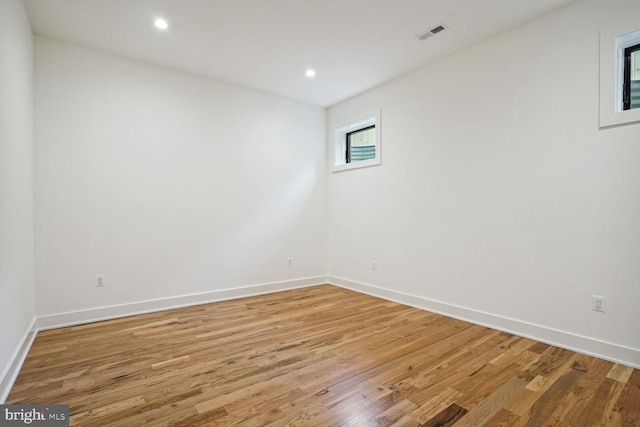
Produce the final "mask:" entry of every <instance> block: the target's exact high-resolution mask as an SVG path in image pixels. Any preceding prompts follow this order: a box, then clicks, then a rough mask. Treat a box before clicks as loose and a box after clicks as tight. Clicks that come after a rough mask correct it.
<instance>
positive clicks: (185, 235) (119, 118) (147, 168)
mask: <svg viewBox="0 0 640 427" xmlns="http://www.w3.org/2000/svg"><path fill="white" fill-rule="evenodd" d="M35 40H36V43H35V46H36V48H35V60H36V72H35V90H36V101H35V107H36V108H35V121H36V124H35V141H36V142H35V170H36V173H35V203H36V221H35V224H36V294H37V312H38V315H48V314H56V313H64V312H67V311H76V310H82V309H89V308H94V307H103V306H111V305H119V304H126V303H132V302H137V301H145V300H153V299H156V298H166V297H174V296H180V295H187V294H192V293H200V292H210V291H216V290H222V289H228V288H237V287H241V286H248V285H254V284H262V283H271V282H280V281H286V280H291V279H298V278H306V277H313V276H320V275H322V276H323V275H325V274H326V173H325V169H326V162H325V133H324V132H325V111H324V110H323V109H321V108H317V107H311V106H308V105H305V104H301V103H297V102H293V101H289V100H285V99H282V98H278V97H274V96H270V95H265V94H261V93H258V92H254V91H250V90H245V89H241V88H237V87H234V86H230V85H226V84H222V83H217V82H214V81H211V80H207V79H204V78H200V77H197V76H193V75H190V74H185V73H181V72H177V71H172V70H169V69H164V68H159V67H155V66H152V65H148V64H145V63H142V62H136V61H132V60H129V59H125V58H122V57H117V56H113V55H110V54H106V53H101V52H98V51H95V50H90V49H85V48H82V47H78V46H75V45H71V44H67V43H62V42H58V41H54V40H51V39H47V38H41V37H36V38H35ZM289 256H291V257H293V267H287V257H289ZM101 273H103V274H105V275H106V286H105V287H104V288H96V287H94V280H95V275H96V274H101Z"/></svg>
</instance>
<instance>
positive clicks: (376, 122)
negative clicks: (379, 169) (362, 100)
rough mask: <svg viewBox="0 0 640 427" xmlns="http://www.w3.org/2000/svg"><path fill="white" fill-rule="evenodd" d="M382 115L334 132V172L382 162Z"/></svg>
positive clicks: (356, 122) (350, 124) (353, 123)
mask: <svg viewBox="0 0 640 427" xmlns="http://www.w3.org/2000/svg"><path fill="white" fill-rule="evenodd" d="M379 118H380V114H379V113H377V114H376V115H375V116H371V117H369V118H366V119H362V120H359V121H355V122H352V123H349V124H348V125H346V126H341V127H339V128H337V129H335V131H334V144H333V171H334V172H337V171H341V170H346V169H356V168H363V167H367V166H375V165H379V164H380V163H381V161H380V158H381V157H380V119H379Z"/></svg>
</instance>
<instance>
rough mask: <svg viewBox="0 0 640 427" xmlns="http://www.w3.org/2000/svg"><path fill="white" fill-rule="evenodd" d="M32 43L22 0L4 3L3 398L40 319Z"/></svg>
mask: <svg viewBox="0 0 640 427" xmlns="http://www.w3.org/2000/svg"><path fill="white" fill-rule="evenodd" d="M32 46H33V40H32V37H31V26H30V25H29V21H28V19H27V14H26V11H25V9H24V4H23V3H22V0H3V1H0V325H2V326H1V327H0V402H2V401H3V397H2V394H3V393H4V392H5V390H4V388H5V387H4V386H5V383H4V381H11V380H9V379H8V378H7V376H10V373H9V369H10V364H11V363H12V362H13V360H14V359H13V358H14V356H15V351H16V349H17V348H19V347H20V345H21V344H22V340H23V338H24V336H25V334H26V332H27V330H28V329H29V325H30V324H31V322H32V321H33V318H34V297H33V132H32V125H33V124H32V121H33V50H32ZM3 380H4V381H3Z"/></svg>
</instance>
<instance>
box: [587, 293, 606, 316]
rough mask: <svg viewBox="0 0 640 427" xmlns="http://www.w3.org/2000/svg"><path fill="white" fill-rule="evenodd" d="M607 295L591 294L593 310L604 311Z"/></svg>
mask: <svg viewBox="0 0 640 427" xmlns="http://www.w3.org/2000/svg"><path fill="white" fill-rule="evenodd" d="M606 300H607V298H606V297H603V296H600V295H591V310H593V311H599V312H601V313H604V308H605V304H604V303H605V301H606Z"/></svg>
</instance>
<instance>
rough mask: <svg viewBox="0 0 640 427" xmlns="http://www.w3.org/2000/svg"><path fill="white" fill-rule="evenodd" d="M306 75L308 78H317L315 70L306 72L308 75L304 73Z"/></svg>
mask: <svg viewBox="0 0 640 427" xmlns="http://www.w3.org/2000/svg"><path fill="white" fill-rule="evenodd" d="M304 75H305V76H307V77H315V75H316V72H315V70H312V69H311V68H309V69H308V70H307V71H306V73H304Z"/></svg>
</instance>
